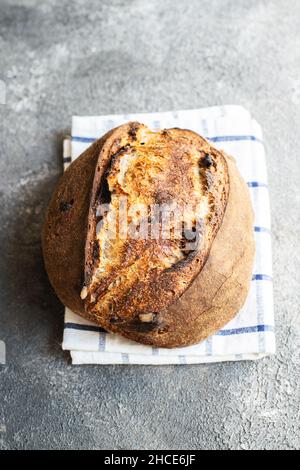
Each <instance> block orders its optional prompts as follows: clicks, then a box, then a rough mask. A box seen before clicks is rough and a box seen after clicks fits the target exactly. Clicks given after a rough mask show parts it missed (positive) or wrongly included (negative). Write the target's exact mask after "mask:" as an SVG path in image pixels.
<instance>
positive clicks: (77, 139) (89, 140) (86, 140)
mask: <svg viewBox="0 0 300 470" xmlns="http://www.w3.org/2000/svg"><path fill="white" fill-rule="evenodd" d="M95 140H97V138H96V137H80V136H78V135H73V136H72V141H73V142H82V143H85V144H92V143H93V142H95Z"/></svg>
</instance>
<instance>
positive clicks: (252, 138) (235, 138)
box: [206, 135, 263, 144]
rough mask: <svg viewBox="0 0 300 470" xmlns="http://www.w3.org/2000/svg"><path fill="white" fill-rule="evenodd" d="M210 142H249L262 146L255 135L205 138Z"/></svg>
mask: <svg viewBox="0 0 300 470" xmlns="http://www.w3.org/2000/svg"><path fill="white" fill-rule="evenodd" d="M206 138H207V140H210V141H211V142H238V141H242V142H245V141H251V142H259V143H260V144H263V141H262V140H261V139H259V138H258V137H256V136H255V135H218V136H216V137H206Z"/></svg>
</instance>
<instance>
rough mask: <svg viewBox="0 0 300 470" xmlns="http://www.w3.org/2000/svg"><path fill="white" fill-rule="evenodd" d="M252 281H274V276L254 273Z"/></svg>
mask: <svg viewBox="0 0 300 470" xmlns="http://www.w3.org/2000/svg"><path fill="white" fill-rule="evenodd" d="M252 281H271V282H272V281H273V279H272V277H271V276H269V275H268V274H253V276H252Z"/></svg>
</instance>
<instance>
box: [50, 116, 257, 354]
mask: <svg viewBox="0 0 300 470" xmlns="http://www.w3.org/2000/svg"><path fill="white" fill-rule="evenodd" d="M145 129H146V128H145V126H142V125H140V124H138V123H128V124H126V125H124V126H120V127H119V128H117V129H115V130H113V131H111V132H110V133H108V134H107V135H106V136H104V137H103V138H102V139H101V140H100V141H98V142H96V143H95V144H94V145H93V146H92V147H90V148H89V149H88V150H87V151H86V152H85V153H84V154H83V155H82V156H81V157H79V159H77V160H76V161H75V162H74V163H73V164H72V165H71V166H70V167H69V169H68V170H67V171H66V173H65V175H64V176H63V178H62V179H61V181H60V183H59V185H58V188H57V190H56V192H55V193H54V195H53V198H52V200H51V203H50V206H49V209H48V212H47V215H46V221H45V225H44V230H43V250H44V257H45V264H46V268H47V271H48V274H49V278H50V281H51V282H52V285H53V287H54V289H55V290H56V292H57V294H58V296H59V297H60V299H61V300H62V302H63V303H64V304H65V305H67V306H68V307H69V308H70V309H72V310H73V311H74V312H76V313H78V314H80V315H82V316H85V317H86V318H88V319H89V320H92V321H94V322H96V323H98V324H99V325H101V326H102V327H104V328H106V329H107V330H109V331H113V332H116V333H120V334H122V335H124V336H126V337H128V338H130V339H133V340H136V341H139V342H142V343H146V344H153V345H156V346H161V347H176V346H183V345H187V344H192V343H195V342H197V341H200V340H202V339H204V338H206V337H207V336H208V335H210V334H211V333H213V332H214V331H216V330H217V329H219V328H221V327H222V326H223V325H224V324H225V323H227V322H228V321H229V320H230V319H231V318H232V317H233V316H234V315H235V313H236V312H237V311H238V310H239V308H240V307H241V305H242V304H243V302H244V299H245V296H246V293H247V290H248V286H249V279H250V275H251V269H252V261H253V252H254V248H253V247H254V242H253V234H252V209H251V203H250V200H249V194H248V190H247V187H246V185H245V183H244V182H243V180H242V179H241V177H240V175H239V173H238V171H237V169H236V166H235V163H234V162H233V160H231V159H230V158H229V157H227V156H226V155H225V154H224V153H222V152H219V151H218V150H216V149H215V148H214V147H212V146H211V145H210V144H209V143H208V142H207V141H206V140H205V139H203V138H202V137H200V136H198V135H197V134H195V133H193V132H191V131H183V130H178V129H170V130H168V131H165V133H161V134H160V135H159V142H157V141H156V140H153V139H152V137H151V139H152V140H151V139H150V141H149V142H150V144H151V145H150V144H149V145H148V146H147V144H146V146H145V147H144V149H143V150H141V148H140V147H139V146H138V144H139V143H140V142H141V136H143V137H145V132H146V131H145ZM162 144H163V145H164V148H162ZM124 148H126V149H127V150H126V152H127V153H128V149H129V152H134V154H135V155H136V154H138V155H140V156H142V158H141V160H142V161H143V162H146V161H147V158H148V156H149V155H150V154H151V158H153V152H154V157H155V155H156V154H158V155H160V153H159V152H163V154H164V155H165V156H166V160H167V162H168V163H167V166H166V168H164V171H163V180H162V184H161V186H160V187H158V188H156V189H157V191H156V193H155V197H156V198H157V199H158V200H159V199H160V200H161V199H162V198H164V197H166V195H167V197H171V198H173V199H174V198H176V194H180V195H181V197H182V200H184V198H185V197H188V196H189V194H190V193H191V190H193V189H195V193H197V191H198V192H199V191H200V189H199V188H200V187H201V188H202V191H203V193H204V194H205V195H206V196H209V204H210V206H209V208H210V214H209V217H207V218H206V219H205V231H204V236H203V237H201V243H200V244H199V245H198V247H197V249H196V250H194V252H193V253H191V254H189V255H188V256H184V258H183V260H175V262H174V263H171V266H168V267H166V266H164V269H153V259H151V257H150V258H149V256H148V257H147V256H146V255H144V253H147V250H148V252H151V253H153V250H154V252H155V250H156V252H157V250H158V252H159V255H160V256H161V252H162V251H164V249H165V247H164V245H163V243H162V242H161V241H160V242H157V240H155V241H154V242H153V240H152V241H149V240H148V241H145V240H142V241H140V240H138V241H136V240H135V241H134V243H133V244H131V246H129V247H128V245H126V246H125V245H124V244H123V245H122V246H121V247H120V246H119V245H118V244H116V245H115V246H113V247H112V248H113V249H114V250H115V252H114V253H115V254H116V255H117V256H116V259H117V258H118V256H119V255H120V256H123V258H122V262H121V263H120V262H119V264H118V260H117V262H116V264H115V265H113V266H112V268H113V269H112V270H111V273H110V275H109V276H106V277H104V278H101V276H100V279H99V275H98V278H97V279H96V277H95V274H96V273H97V269H96V268H97V263H96V264H95V257H96V259H97V257H99V249H96V250H95V239H96V238H97V237H96V225H97V217H96V209H97V203H98V202H99V198H100V199H101V190H102V192H103V181H107V180H108V181H110V183H111V184H113V185H114V188H115V187H116V181H117V179H116V178H117V175H118V171H119V175H120V165H119V164H120V161H119V160H120V158H121V157H120V155H121V154H122V151H123V150H122V149H124ZM153 149H154V150H153ZM157 149H159V152H157ZM191 149H192V151H191ZM155 152H156V153H155ZM193 152H196V153H197V152H198V158H199V157H200V159H199V162H200V168H199V170H200V171H199V175H200V180H201V181H200V186H197V187H193V184H194V185H195V184H196V185H197V184H198V183H197V182H195V181H196V180H195V181H194V182H193V184H192V187H191V188H187V186H188V184H187V179H184V178H183V175H185V173H186V174H188V170H189V168H190V167H191V166H192V165H193V162H192V161H190V160H189V159H190V158H194V156H195V153H193ZM182 155H185V157H184V158H183V157H181V156H182ZM191 155H192V156H191ZM207 156H209V159H211V160H210V162H209V165H206V164H205V162H206V160H205V158H206V157H207ZM112 157H113V159H112ZM174 159H176V163H177V165H175V168H174V163H175V162H174ZM112 160H113V162H114V163H113V165H112ZM201 162H202V163H201ZM118 165H119V166H118ZM171 168H172V171H173V174H174V181H175V182H174V183H173V185H172V184H171V181H170V180H169V179H168V178H167V177H166V174H167V173H169V174H170V169H171ZM144 170H145V169H144ZM134 171H135V172H136V167H134ZM145 171H146V174H147V171H148V170H147V168H146V170H145ZM116 172H117V173H116ZM190 180H191V181H192V180H193V178H190ZM139 181H140V180H139ZM139 181H138V184H140V182H139ZM182 181H184V183H182ZM143 184H145V182H143ZM132 187H133V188H134V186H131V188H132ZM229 187H230V190H229ZM151 188H153V185H151V186H149V191H150V189H151ZM197 188H198V189H197ZM106 189H107V188H106ZM123 189H124V188H123ZM142 192H145V191H142ZM150 192H151V191H150ZM102 196H103V194H102ZM147 202H148V203H149V198H148V200H147ZM226 204H227V208H226ZM225 208H226V211H225ZM224 212H225V216H224ZM223 216H224V217H223ZM222 220H223V221H222ZM216 235H217V236H216ZM215 236H216V238H215V240H214V237H215ZM98 241H99V240H98ZM149 244H150V245H149ZM151 244H152V246H151ZM149 246H150V247H151V250H149ZM172 250H173V252H172V253H173V254H174V252H175V251H176V250H177V248H176V250H175V248H174V246H173V245H172ZM174 250H175V251H174ZM95 253H96V256H95ZM176 253H178V250H177V251H176ZM136 255H137V256H139V257H140V258H141V261H140V262H139V265H140V268H139V269H140V271H138V274H139V276H138V277H139V278H138V279H136V276H135V277H134V276H133V275H132V274H131V273H132V269H131V268H130V266H132V265H133V264H134V263H132V259H133V257H134V256H135V257H136ZM126 256H127V258H126ZM124 259H125V261H124ZM126 259H129V260H130V262H129V263H128V265H126ZM155 259H156V260H157V259H159V260H160V258H159V257H158V258H154V261H155ZM147 263H148V264H147ZM156 263H157V265H155V263H154V267H156V268H157V267H160V261H156ZM149 266H152V269H151V270H150V269H149ZM84 268H85V269H84ZM126 270H127V275H126ZM84 271H85V272H84ZM143 271H145V272H146V275H145V276H142V273H143ZM120 273H125V282H124V284H125V286H123V289H122V288H120V287H119V286H118V285H117V286H115V287H113V288H112V289H111V288H110V289H108V288H107V287H108V286H109V285H111V284H112V283H114V282H115V281H116V279H118V278H119V277H120V276H119V274H120ZM130 277H132V279H131V281H130ZM83 282H84V283H85V285H86V295H85V296H84V297H85V299H84V300H83V301H82V300H81V298H80V292H81V289H82V286H83ZM112 285H113V286H114V284H112ZM109 290H110V291H111V292H109ZM111 299H113V309H111V303H112V302H111ZM95 300H96V301H95Z"/></svg>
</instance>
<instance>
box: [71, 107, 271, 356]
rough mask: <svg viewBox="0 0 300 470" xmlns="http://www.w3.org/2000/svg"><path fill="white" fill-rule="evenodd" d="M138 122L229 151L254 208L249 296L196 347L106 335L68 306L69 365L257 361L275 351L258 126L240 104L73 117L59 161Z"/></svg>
mask: <svg viewBox="0 0 300 470" xmlns="http://www.w3.org/2000/svg"><path fill="white" fill-rule="evenodd" d="M127 121H140V122H142V123H144V124H146V125H148V126H149V127H150V128H152V129H153V130H158V129H163V128H168V127H181V128H185V129H191V130H193V131H196V132H198V133H199V134H201V135H204V136H205V137H206V138H207V139H208V140H210V141H211V142H213V143H214V144H215V145H216V146H217V147H219V148H220V149H224V150H225V151H226V152H227V153H229V154H231V155H233V156H234V157H235V159H236V161H237V165H238V168H239V170H240V172H241V174H242V176H243V177H244V179H245V181H246V182H247V185H248V187H249V190H250V194H251V199H252V203H253V207H254V212H255V223H254V227H253V230H254V236H255V241H256V257H255V263H254V270H253V276H252V281H251V287H250V291H249V295H248V298H247V301H246V303H245V305H244V307H243V308H242V309H241V311H240V312H239V313H238V315H237V316H236V317H235V318H234V319H233V320H232V321H230V323H228V324H227V325H226V326H225V327H224V328H223V329H222V330H220V331H219V332H218V333H216V334H214V335H213V336H211V337H210V338H208V339H207V340H205V341H202V342H201V343H199V344H195V345H193V346H188V347H184V348H176V349H163V348H156V347H151V346H145V345H141V344H138V343H136V342H133V341H130V340H127V339H125V338H122V337H121V336H118V335H115V334H112V333H106V332H105V331H104V330H102V329H101V328H99V327H98V326H96V325H95V324H93V323H91V322H89V321H87V320H85V319H83V318H81V317H79V316H78V315H75V314H74V313H73V312H71V311H70V310H69V309H68V308H66V311H65V327H64V338H63V345H62V346H63V349H64V350H68V351H70V353H71V358H72V363H73V364H152V365H161V364H198V363H210V362H221V361H237V360H254V359H258V358H261V357H264V356H266V355H269V354H273V353H275V333H274V313H273V287H272V256H271V231H270V229H271V224H270V209H269V193H268V183H267V172H266V162H265V149H264V144H263V140H262V130H261V127H260V126H259V124H258V123H257V122H256V121H255V120H254V119H252V117H251V115H250V113H249V112H248V111H247V110H246V109H245V108H243V107H242V106H233V105H232V106H231V105H230V106H229V105H228V106H215V107H211V108H202V109H193V110H185V111H174V112H161V113H147V114H121V115H108V116H74V117H73V119H72V136H71V137H70V138H66V139H65V141H64V151H63V154H64V155H63V159H64V167H65V168H66V167H67V166H68V165H69V164H70V163H71V162H72V161H73V160H75V159H76V158H77V157H78V156H79V155H80V154H81V153H82V152H83V151H84V150H85V149H86V148H87V147H88V146H89V145H91V144H92V142H93V141H94V140H95V139H97V138H99V137H101V136H102V135H103V134H104V133H106V132H107V131H108V130H110V129H111V128H113V127H116V126H118V125H120V124H122V123H125V122H127Z"/></svg>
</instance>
